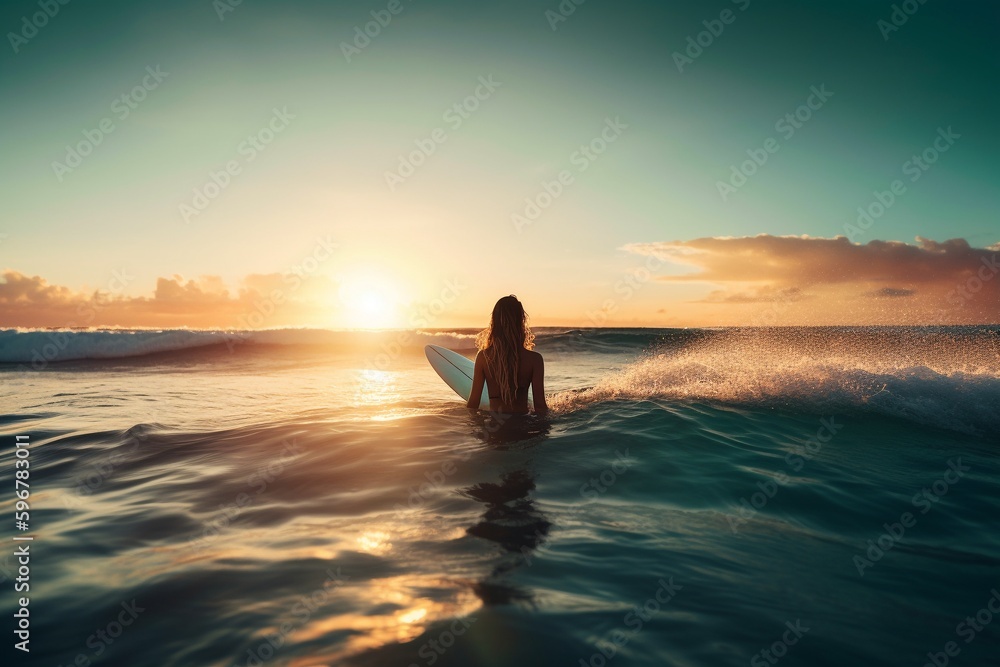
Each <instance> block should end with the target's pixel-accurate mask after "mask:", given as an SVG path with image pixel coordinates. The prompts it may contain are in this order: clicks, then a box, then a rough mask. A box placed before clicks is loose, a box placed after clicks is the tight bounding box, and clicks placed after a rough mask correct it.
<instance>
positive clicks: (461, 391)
mask: <svg viewBox="0 0 1000 667" xmlns="http://www.w3.org/2000/svg"><path fill="white" fill-rule="evenodd" d="M424 354H426V355H427V361H429V362H430V363H431V368H433V369H434V371H435V372H436V373H437V374H438V375H440V376H441V379H442V380H444V381H445V384H447V385H448V386H449V387H451V388H452V389H453V390H454V391H455V393H456V394H458V395H459V396H461V397H462V398H463V399H465V401H466V402H468V400H469V394H471V393H472V372H473V370H474V369H475V367H476V364H475V362H474V361H472V359H469V358H467V357H464V356H462V355H461V354H459V353H458V352H454V351H453V350H449V349H447V348H443V347H440V346H439V345H427V346H425V347H424ZM531 400H532V398H531V388H530V387H529V388H528V405H531ZM479 409H480V410H489V409H490V390H489V387H488V386H486V385H485V384H484V386H483V396H482V398H481V399H480V400H479Z"/></svg>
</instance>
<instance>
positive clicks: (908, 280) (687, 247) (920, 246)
mask: <svg viewBox="0 0 1000 667" xmlns="http://www.w3.org/2000/svg"><path fill="white" fill-rule="evenodd" d="M916 241H917V242H916V244H915V245H912V244H908V243H903V242H901V241H871V242H869V243H867V244H864V245H861V244H855V243H851V242H850V241H849V240H848V239H847V238H845V237H843V236H838V237H836V238H833V239H823V238H810V237H807V236H801V237H798V236H770V235H767V234H761V235H759V236H752V237H717V238H700V239H694V240H691V241H672V242H655V243H633V244H629V245H627V246H625V247H624V249H625V250H628V251H630V252H634V253H637V254H640V255H650V256H655V257H659V258H661V259H665V260H667V261H670V262H672V263H674V264H679V265H685V266H690V267H693V268H695V269H696V270H695V271H693V272H691V273H685V274H681V275H669V276H660V277H658V278H657V280H660V281H663V282H668V283H696V282H702V283H708V284H712V285H716V286H718V287H719V288H720V289H716V290H714V291H711V292H710V293H709V294H708V295H707V296H705V297H704V298H703V299H701V300H699V301H696V302H694V303H696V304H701V305H702V306H704V308H703V309H702V311H701V313H702V315H703V317H704V318H705V319H706V320H709V321H708V322H706V323H725V324H736V325H738V324H986V323H997V322H1000V277H998V273H1000V243H998V244H995V245H992V246H989V247H986V248H973V247H971V246H970V245H969V244H968V242H967V241H965V240H964V239H951V240H948V241H944V242H940V243H939V242H936V241H932V240H930V239H925V238H921V237H917V239H916ZM737 307H738V310H736V311H734V310H733V309H736V308H737ZM727 308H728V309H729V310H728V311H727V310H726V309H727Z"/></svg>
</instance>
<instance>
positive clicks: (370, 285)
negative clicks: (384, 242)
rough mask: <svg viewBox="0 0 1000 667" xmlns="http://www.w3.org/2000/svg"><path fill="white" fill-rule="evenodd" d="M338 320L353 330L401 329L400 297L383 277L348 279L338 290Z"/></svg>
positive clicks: (359, 275) (354, 277) (356, 276)
mask: <svg viewBox="0 0 1000 667" xmlns="http://www.w3.org/2000/svg"><path fill="white" fill-rule="evenodd" d="M337 296H338V302H339V305H340V308H339V309H338V311H339V312H338V315H339V317H338V319H339V320H340V321H341V324H342V325H343V326H346V327H349V328H352V329H384V328H387V327H393V326H398V325H399V293H398V291H397V290H396V289H395V288H394V287H393V285H392V283H391V282H390V281H389V280H388V279H387V278H386V277H385V276H383V275H379V274H376V273H363V274H355V275H350V276H346V277H344V278H343V279H342V280H341V283H340V288H339V289H338V294H337Z"/></svg>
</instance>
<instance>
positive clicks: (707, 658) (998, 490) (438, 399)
mask: <svg viewBox="0 0 1000 667" xmlns="http://www.w3.org/2000/svg"><path fill="white" fill-rule="evenodd" d="M537 333H538V338H537V347H536V349H537V350H538V351H539V352H541V353H542V354H543V355H544V357H545V363H546V370H547V377H546V388H547V394H548V396H549V405H550V407H551V408H552V411H551V413H550V414H549V415H548V416H547V417H545V418H534V417H532V418H526V419H516V420H511V421H507V422H505V423H503V424H499V423H497V422H496V421H495V420H493V419H491V418H490V417H489V416H487V415H485V414H482V413H471V412H469V411H468V410H467V409H466V408H465V407H464V403H463V401H461V400H460V399H459V398H458V397H457V396H455V395H454V394H453V393H452V392H451V390H450V389H448V387H447V386H445V385H444V384H443V383H442V382H441V381H440V379H439V378H438V377H437V376H436V375H435V374H434V372H433V371H432V370H431V368H430V367H429V365H428V364H427V362H426V360H425V358H424V353H423V346H424V345H426V344H431V343H433V344H438V345H443V346H445V347H449V348H452V349H456V350H458V351H460V352H463V353H465V354H467V355H469V356H472V355H473V354H474V348H473V339H474V334H475V332H474V331H472V330H449V331H442V330H434V331H426V330H425V331H381V332H372V331H368V332H366V331H352V332H335V331H324V330H271V331H260V332H221V331H181V330H175V331H146V330H143V331H72V332H70V331H15V330H6V331H0V400H2V408H0V421H2V432H3V443H4V446H3V449H2V460H0V488H2V489H3V493H2V496H0V506H2V509H3V515H4V516H5V517H7V518H6V519H5V521H6V522H8V523H7V526H8V529H7V531H6V532H7V534H8V537H7V546H6V547H4V550H3V552H2V553H0V579H2V580H3V583H2V591H3V592H2V594H0V595H2V598H3V609H4V616H5V617H6V619H7V620H6V622H5V624H6V626H7V629H6V630H5V632H4V635H5V636H6V638H7V639H6V641H7V642H8V643H9V644H10V646H8V647H7V648H6V649H5V650H8V651H9V655H12V656H13V658H12V659H13V660H14V661H13V662H11V661H5V663H4V664H11V665H13V664H19V665H20V664H25V665H46V666H50V667H57V666H59V665H63V666H69V665H74V666H83V665H91V664H93V665H130V666H135V665H153V666H162V667H203V666H204V667H208V666H219V667H222V666H226V667H236V666H259V665H292V666H296V667H313V666H319V665H399V666H401V667H410V666H414V665H415V666H428V667H429V666H431V665H438V666H440V665H463V666H465V665H484V666H493V665H517V666H519V667H524V666H528V665H553V666H561V665H565V666H566V667H580V666H583V667H586V666H591V667H603V666H611V667H624V666H630V665H637V666H639V665H642V666H645V665H648V666H663V665H676V666H684V667H693V666H705V667H720V666H727V665H733V666H737V665H740V666H745V665H750V666H751V667H758V666H762V665H781V666H782V667H784V666H792V665H806V666H825V665H830V666H834V665H836V666H842V665H852V666H853V665H861V666H881V665H886V666H888V665H892V666H897V665H899V666H907V665H909V666H912V667H921V666H922V665H933V666H934V667H943V665H955V666H957V667H978V666H985V665H997V664H1000V592H998V591H1000V530H998V528H1000V523H998V521H1000V519H998V517H1000V458H998V454H1000V436H998V433H1000V327H996V326H982V327H832V328H773V329H766V328H765V329H573V330H569V329H554V328H540V329H538V330H537ZM22 450H23V451H22ZM20 461H27V464H26V465H21V464H20V463H19V462H20ZM20 471H28V474H27V475H20ZM15 473H17V474H19V475H20V476H19V478H18V479H15ZM17 481H24V483H25V484H27V485H28V486H27V489H28V490H29V493H28V494H26V495H27V500H24V501H23V502H25V503H26V504H27V506H28V509H27V510H24V511H27V513H28V516H27V517H23V518H25V519H26V520H25V524H27V525H24V526H23V530H19V529H18V528H17V524H16V523H15V512H16V511H18V508H17V507H15V503H16V501H17V500H18V499H17V498H16V497H15V485H16V482H17ZM21 488H22V489H23V488H25V487H23V486H22V487H21ZM22 510H23V506H22ZM18 520H21V518H19V519H18ZM26 536H27V537H31V538H33V539H31V540H19V541H14V540H12V539H11V538H13V537H26ZM17 549H22V551H20V552H18V553H19V554H24V553H25V551H23V549H27V553H29V554H30V556H27V557H24V556H20V555H15V552H16V550H17ZM19 559H23V560H20V561H19ZM24 560H27V561H28V564H27V565H25V564H24ZM15 586H20V587H21V588H20V589H18V590H19V591H20V592H16V590H15ZM24 587H27V589H25V588H24ZM21 598H28V599H27V601H25V600H22V599H21ZM25 602H26V604H25ZM25 610H26V611H25ZM15 614H20V618H18V617H17V616H15ZM19 628H21V629H22V632H24V633H25V634H22V635H20V636H19V635H18V634H17V633H16V632H14V633H13V634H12V632H11V630H15V631H16V630H18V629H19ZM24 628H27V629H24ZM25 637H27V638H28V639H27V641H28V642H29V643H27V644H24V645H23V646H25V647H27V648H29V649H30V652H28V653H25V652H23V651H20V650H17V649H16V648H14V644H16V643H19V642H21V641H22V640H23V639H24V638H25Z"/></svg>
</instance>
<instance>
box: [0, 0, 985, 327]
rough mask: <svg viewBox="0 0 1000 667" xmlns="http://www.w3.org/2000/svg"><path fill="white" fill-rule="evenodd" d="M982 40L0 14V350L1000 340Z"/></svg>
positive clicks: (823, 22) (555, 5)
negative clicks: (792, 334)
mask: <svg viewBox="0 0 1000 667" xmlns="http://www.w3.org/2000/svg"><path fill="white" fill-rule="evenodd" d="M46 11H47V12H48V13H46ZM998 19H1000V5H997V3H995V2H990V1H986V0H984V1H982V2H972V1H958V2H948V3H945V2H939V1H936V0H927V1H926V2H924V3H922V4H921V3H920V2H919V1H918V0H910V1H909V2H904V3H890V2H877V1H874V0H867V1H863V2H862V1H853V0H847V1H844V2H837V3H818V2H805V3H803V2H763V1H762V0H735V1H731V0H719V1H717V2H704V1H698V2H696V1H694V0H689V1H686V2H656V3H654V2H629V1H621V0H619V1H616V2H610V1H607V0H605V1H601V0H587V1H586V2H582V3H581V4H579V5H578V4H575V3H574V2H573V1H572V0H563V1H562V2H558V1H556V0H548V1H545V0H543V1H536V2H524V1H519V0H512V1H510V2H503V3H482V2H444V1H438V0H398V1H395V0H392V1H390V0H379V1H375V2H318V1H314V2H308V1H303V0H293V1H285V2H277V1H267V0H243V2H240V3H239V4H235V0H215V1H214V2H213V1H212V0H197V1H194V0H191V1H178V2H170V3H160V2H141V1H131V2H120V1H117V0H109V1H106V2H101V3H84V2H80V1H79V0H77V1H70V2H67V3H66V4H60V3H59V2H57V1H56V0H51V2H50V1H49V0H42V1H41V2H37V1H36V2H21V1H13V2H5V3H3V6H2V7H0V28H2V30H3V32H4V34H5V39H4V43H3V44H2V45H0V99H2V100H3V103H2V104H0V133H2V137H3V142H2V145H3V159H2V160H0V202H2V209H0V211H2V212H0V326H19V327H66V326H122V327H206V328H260V327H280V326H320V327H334V328H357V327H360V328H369V327H371V328H374V327H386V326H389V327H404V326H415V327H454V326H461V327H479V326H483V325H485V324H486V321H487V318H488V315H489V312H490V310H491V309H492V306H493V303H494V302H495V301H496V299H497V298H499V297H501V296H504V295H506V294H510V293H513V294H516V295H518V297H519V298H520V299H521V300H522V302H523V303H524V305H525V307H526V309H527V310H528V312H529V314H530V315H531V321H532V322H533V323H534V324H536V325H542V326H544V325H549V326H716V325H754V324H767V325H798V324H927V323H934V324H948V323H995V322H1000V279H996V278H995V276H996V274H997V273H998V272H1000V267H998V265H997V263H996V260H997V257H998V256H1000V245H998V244H1000V225H998V224H997V222H998V220H997V211H998V210H1000V187H997V184H996V182H995V178H996V175H997V172H998V170H997V168H996V156H997V155H998V154H1000V131H998V129H997V125H996V121H995V118H996V116H997V107H998V101H1000V99H998V98H1000V93H998V90H997V87H996V85H995V82H996V75H997V71H998V65H1000V52H998V51H997V50H996V48H995V42H996V26H997V25H998Z"/></svg>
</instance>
